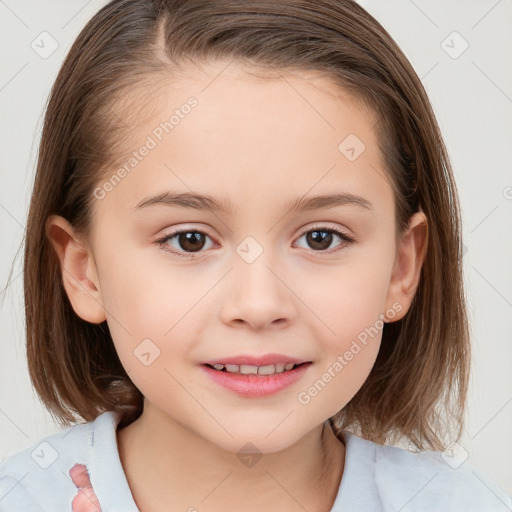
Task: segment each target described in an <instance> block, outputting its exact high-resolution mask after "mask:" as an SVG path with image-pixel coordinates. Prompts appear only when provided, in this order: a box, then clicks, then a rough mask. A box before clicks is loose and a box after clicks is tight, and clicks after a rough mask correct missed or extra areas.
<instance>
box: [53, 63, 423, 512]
mask: <svg viewBox="0 0 512 512" xmlns="http://www.w3.org/2000/svg"><path fill="white" fill-rule="evenodd" d="M247 71H248V69H247V68H242V67H239V66H237V65H235V64H231V65H230V66H228V67H227V68H226V63H225V62H224V63H223V62H216V63H210V64H209V65H208V66H203V67H202V68H199V67H198V68H188V69H187V72H183V73H182V74H181V75H180V76H179V78H175V79H174V80H173V81H172V83H169V85H168V86H167V87H165V88H161V89H160V90H159V91H160V92H159V96H158V103H155V105H154V110H152V111H151V113H152V115H151V116H148V117H149V118H150V119H144V122H142V121H141V123H140V125H139V126H135V127H134V134H135V135H134V140H133V144H132V146H131V150H134V149H136V148H138V147H140V145H141V144H143V143H144V140H145V138H146V136H147V135H149V134H151V132H152V130H153V129H154V127H155V126H158V124H159V123H160V122H162V121H163V120H165V119H167V118H168V114H167V113H168V112H171V111H172V110H174V109H175V108H178V107H179V106H180V105H183V104H184V103H185V102H186V100H187V98H189V97H190V96H191V95H193V96H194V97H195V98H197V100H198V105H197V107H195V108H194V109H193V110H192V111H191V113H190V114H189V115H188V116H186V117H185V118H184V119H182V120H181V121H180V124H179V125H178V126H176V127H175V128H174V130H173V131H172V132H171V133H170V134H168V135H167V136H166V137H165V138H164V139H163V140H162V142H160V143H159V144H158V146H157V147H156V148H155V149H153V150H152V151H151V152H150V153H149V154H148V155H147V156H146V157H145V158H144V159H143V160H142V161H141V162H140V163H139V164H138V165H137V167H136V168H135V169H134V170H133V171H132V172H131V173H130V174H129V175H128V176H127V177H125V178H124V180H122V182H121V183H120V184H119V185H117V186H116V187H115V188H114V189H113V190H112V191H110V192H109V193H108V194H106V196H105V197H104V198H103V199H101V200H97V201H96V202H95V205H94V233H93V237H92V239H91V240H88V241H83V240H80V239H79V237H77V235H76V234H75V233H74V231H73V229H72V226H70V225H69V223H68V222H67V221H66V220H65V219H63V218H62V217H59V216H51V217H50V218H49V219H48V222H47V234H48V236H49V237H50V239H51V240H52V242H53V245H54V247H55V250H56V252H57V254H58V256H59V259H60V262H61V267H62V277H63V282H64V286H65V289H66V292H67V294H68V296H69V298H70V301H71V304H72V306H73V308H74V310H75V311H76V313H77V314H78V315H79V316H80V317H81V318H83V319H84V320H87V321H89V322H93V323H99V322H102V321H103V320H105V319H106V320H107V322H108V326H109V329H110V332H111V334H112V338H113V340H114V344H115V347H116V350H117V352H118V354H119V357H120V359H121V362H122V363H123V366H124V367H125V368H126V370H127V371H128V373H129V375H130V378H131V379H132V381H133V382H134V383H135V385H136V386H137V387H138V388H139V389H140V390H141V392H142V393H143V394H144V396H145V403H144V411H143V413H142V415H141V417H140V418H139V419H138V420H136V421H135V422H134V423H132V424H131V425H129V426H128V427H126V428H124V429H122V430H119V431H118V434H117V435H118V445H119V452H120V457H121V461H122V464H123V467H124V470H125V473H126V475H127V479H128V482H129V485H130V487H131V489H132V492H133V496H134V499H135V501H136V503H137V505H138V507H139V509H140V510H141V511H143V512H150V511H156V510H164V509H165V510H168V509H170V508H173V509H181V510H189V509H191V507H195V508H197V510H201V511H209V512H210V511H220V510H226V503H229V509H230V510H245V511H256V510H258V511H261V510H268V511H273V510H276V511H277V510H279V511H283V510H289V511H298V510H301V511H303V510H304V509H305V510H308V511H313V510H315V511H328V510H330V509H331V506H332V504H333V502H334V499H335V497H336V494H337V491H338V487H339V485H340V480H341V479H342V475H343V469H344V459H345V446H344V444H343V439H338V438H336V437H335V436H334V434H333V432H332V430H331V428H330V427H329V424H328V422H327V420H328V418H329V417H331V416H333V415H334V414H335V413H336V412H337V411H339V410H340V409H342V408H343V407H344V406H345V405H346V404H347V403H348V402H349V401H350V399H351V398H352V397H353V396H354V394H355V393H356V392H357V391H358V390H359V389H360V388H361V386H362V385H363V383H364V381H365V379H366V378H367V376H368V374H369V372H370V370H371V368H372V366H373V364H374V362H375V359H376V357H377V353H378V350H379V346H380V340H381V331H379V333H378V335H374V337H373V338H370V341H369V342H368V344H367V345H366V346H365V347H364V348H363V350H361V351H360V352H359V353H358V354H357V356H355V357H354V358H353V359H352V360H351V361H350V362H349V363H348V364H347V365H346V366H345V367H344V368H343V370H342V371H341V372H338V373H336V374H335V375H336V376H335V377H334V378H332V379H331V380H330V382H329V383H328V384H327V385H326V386H325V387H324V388H323V389H322V390H321V392H320V393H318V394H317V396H314V397H312V398H311V400H310V401H309V403H307V404H302V403H300V402H299V401H298V398H297V397H298V394H299V393H300V392H303V391H305V390H307V389H308V388H309V387H310V386H311V385H312V384H313V383H314V382H316V381H317V380H318V379H321V378H322V375H323V374H324V372H326V371H327V370H328V369H329V368H330V367H331V368H332V366H333V363H334V362H335V361H336V360H337V357H338V355H340V354H344V353H345V352H346V351H347V350H348V349H349V348H350V346H351V343H352V342H353V341H354V340H355V339H356V338H357V336H358V334H360V333H361V332H362V331H364V329H365V328H369V327H370V326H374V325H375V324H376V321H377V320H379V319H382V318H383V316H384V317H385V319H386V315H387V316H389V315H388V313H389V311H392V312H393V313H394V316H393V318H392V319H391V318H387V321H396V320H399V319H400V318H402V317H403V316H404V315H405V314H406V312H407V310H408V309H409V307H410V304H411V301H412V299H413V297H414V292H415V290H416V287H417V285H418V280H419V273H420V269H421V265H422V262H423V258H424V254H425V249H426V241H427V238H426V233H427V231H426V218H425V215H424V214H423V212H421V211H420V212H418V213H416V214H415V215H414V216H413V217H412V218H411V222H410V228H409V231H408V232H407V233H406V235H405V237H404V238H403V239H402V241H401V244H400V251H396V246H395V210H394V197H393V190H392V188H391V186H390V184H389V182H388V180H387V179H386V171H385V170H384V167H383V164H382V161H381V155H380V153H379V150H378V146H377V140H376V138H375V134H374V132H373V131H372V127H373V126H374V119H373V118H372V116H371V115H370V113H369V112H368V111H366V110H365V109H363V108H362V106H361V105H360V104H358V103H356V102H355V101H354V100H353V99H352V98H351V97H350V96H349V95H348V93H347V92H346V91H344V90H342V89H341V88H339V87H338V86H336V85H334V84H333V83H332V82H331V81H330V80H329V79H328V78H326V77H320V76H318V75H314V74H313V73H306V72H301V73H298V72H297V73H293V74H290V73H289V74H287V75H286V76H285V75H283V76H274V77H272V78H267V79H263V78H260V77H258V76H255V75H254V74H252V73H248V72H247ZM351 133H352V134H356V135H357V137H358V138H359V139H360V140H361V141H363V142H364V144H365V146H366V148H365V151H364V152H362V153H361V154H360V156H359V157H358V158H357V159H356V160H354V161H350V160H348V159H347V158H346V157H345V155H344V154H342V153H341V152H340V150H339V149H338V145H339V144H340V142H342V141H343V140H344V139H345V137H346V136H347V135H348V134H351ZM167 190H172V191H174V192H195V193H203V194H204V193H206V194H210V195H212V196H215V197H225V198H227V199H229V200H230V201H231V202H233V204H234V207H235V208H236V212H235V213H230V214H223V213H219V212H217V213H213V212H207V211H201V210H192V209H185V208H180V207H167V206H157V207H151V208H147V209H146V211H144V212H142V211H141V212H136V211H135V209H134V207H135V206H136V205H137V204H138V203H139V202H140V201H142V200H143V199H145V198H146V197H149V196H152V195H156V194H158V193H160V192H164V191H167ZM335 191H336V192H351V193H353V194H358V195H361V196H363V197H364V198H366V199H367V200H368V201H369V202H370V203H371V204H372V205H373V210H371V211H370V210H367V209H365V208H362V207H360V206H358V205H354V204H346V205H344V206H337V207H334V208H328V209H327V208H323V209H320V210H316V211H309V212H302V213H296V212H290V211H283V208H284V206H285V204H286V203H287V202H288V201H290V200H293V199H295V198H299V197H302V196H304V195H305V194H307V196H308V197H310V196H314V195H319V194H322V193H333V192H335ZM318 225H320V227H321V228H322V230H324V229H329V228H333V227H337V228H339V229H341V230H342V231H343V232H345V233H346V234H348V235H350V236H352V237H353V238H354V239H355V241H354V242H352V243H351V244H347V243H346V242H344V241H343V240H342V239H340V238H338V237H337V235H335V234H333V235H332V241H331V243H330V244H329V243H325V245H324V246H323V247H324V248H323V249H322V248H320V249H318V245H316V246H315V245H312V244H311V241H310V242H309V243H308V239H307V236H306V235H307V233H309V232H311V231H313V228H314V227H317V226H318ZM182 227H184V228H187V229H190V230H191V231H194V230H200V231H203V232H205V233H206V234H207V235H208V237H209V238H206V240H205V242H204V245H203V248H202V249H201V252H191V251H190V249H189V252H188V254H192V256H193V257H192V258H190V259H189V258H186V257H180V256H178V255H174V254H172V253H169V252H166V251H164V250H163V249H162V248H161V247H159V246H158V245H157V244H155V240H156V239H158V238H159V237H162V236H164V235H165V234H168V233H169V234H170V233H171V231H172V230H173V229H175V228H182ZM247 236H252V237H253V238H254V239H255V240H256V241H257V243H258V244H259V245H260V246H261V248H262V249H263V252H262V254H261V255H260V256H259V257H258V258H257V259H256V260H255V261H254V262H251V263H248V262H246V261H245V260H244V259H242V258H241V257H240V256H239V255H238V254H237V252H236V249H237V247H238V245H239V244H240V243H241V242H242V241H243V240H244V239H245V237H247ZM182 240H183V238H182ZM166 243H167V246H168V247H169V248H170V249H171V250H172V249H174V250H175V251H178V252H181V254H184V253H185V254H186V250H187V247H188V246H185V248H183V244H182V245H180V243H179V239H178V237H175V238H174V239H172V240H168V241H167V242H166ZM322 250H323V253H322V252H321V251H322ZM329 251H330V254H328V253H327V252H329ZM393 305H395V309H393ZM397 305H398V306H399V308H400V311H396V306H397ZM146 338H149V339H151V340H152V342H153V343H154V344H155V345H156V346H157V347H158V348H159V350H160V355H159V357H157V358H156V359H155V360H154V361H153V362H152V363H151V364H149V365H147V366H146V365H144V364H142V363H141V361H140V360H139V359H137V358H136V357H135V356H134V350H135V349H136V348H137V347H138V346H139V344H140V343H141V341H142V340H144V339H146ZM269 352H277V353H281V354H287V355H291V356H295V357H298V358H301V359H303V360H307V361H313V364H312V365H311V366H310V367H309V368H308V370H307V372H306V374H305V375H304V377H303V378H302V379H301V380H300V381H299V382H296V383H295V384H293V385H292V386H291V387H288V388H286V389H285V390H282V391H280V392H279V393H276V394H274V395H271V396H267V397H264V398H248V397H242V396H239V395H236V394H235V393H233V392H231V391H229V390H225V389H224V388H222V387H220V386H218V385H217V384H215V383H213V382H212V381H211V380H210V379H209V378H208V377H207V376H206V375H204V374H203V371H202V370H201V368H200V366H199V364H200V363H201V362H202V361H206V360H208V359H218V358H222V357H223V356H232V355H237V354H257V355H261V354H266V353H269ZM247 442H251V443H252V444H253V445H255V446H256V447H257V451H258V453H259V454H260V455H261V458H259V460H257V462H256V463H255V464H253V465H252V466H251V467H248V466H247V465H244V464H243V463H241V461H240V459H239V458H238V457H237V454H238V453H239V452H240V450H241V447H243V446H244V445H245V444H246V443H247ZM191 510H193V509H191Z"/></svg>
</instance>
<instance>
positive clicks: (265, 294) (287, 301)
mask: <svg viewBox="0 0 512 512" xmlns="http://www.w3.org/2000/svg"><path fill="white" fill-rule="evenodd" d="M237 258H238V256H237ZM289 281H290V277H289V275H288V274H287V272H285V271H284V270H283V266H280V265H276V263H275V260H274V261H271V259H270V257H266V253H265V252H263V254H262V255H261V256H260V257H259V258H258V259H256V261H253V262H252V263H247V262H246V261H244V260H243V259H241V258H239V259H238V260H235V263H234V268H233V270H232V271H231V272H230V275H229V276H228V278H227V279H226V284H225V293H224V297H223V306H222V309H221V315H222V321H223V322H224V323H225V324H228V325H230V326H231V327H237V326H238V327H240V328H243V327H245V328H247V326H248V327H250V328H251V329H254V330H261V329H265V328H268V327H269V326H273V327H275V328H283V327H285V326H286V325H288V324H289V323H290V322H292V321H293V319H294V318H295V317H296V315H297V311H296V303H297V300H298V299H297V296H296V295H295V294H294V292H293V283H290V282H289Z"/></svg>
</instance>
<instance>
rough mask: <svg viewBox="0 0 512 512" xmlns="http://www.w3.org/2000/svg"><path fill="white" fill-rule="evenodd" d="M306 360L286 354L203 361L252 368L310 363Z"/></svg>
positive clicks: (204, 362)
mask: <svg viewBox="0 0 512 512" xmlns="http://www.w3.org/2000/svg"><path fill="white" fill-rule="evenodd" d="M310 362H311V361H307V360H305V359H298V358H296V357H292V356H286V355H284V354H265V355H262V356H250V355H239V356H231V357H221V358H219V359H211V360H209V361H203V363H202V364H209V365H212V366H213V365H214V364H236V365H242V364H246V365H251V366H266V365H271V364H278V363H285V364H286V363H293V364H300V363H310Z"/></svg>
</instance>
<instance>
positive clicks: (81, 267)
mask: <svg viewBox="0 0 512 512" xmlns="http://www.w3.org/2000/svg"><path fill="white" fill-rule="evenodd" d="M45 232H46V236H47V237H48V239H49V240H50V242H51V244H52V246H53V248H54V250H55V253H56V254H57V257H58V260H59V264H60V271H61V275H62V283H63V286H64V288H65V290H66V293H67V296H68V298H69V301H70V302H71V305H72V306H73V309H74V310H75V313H76V314H77V315H78V316H79V317H80V318H82V319H83V320H86V321H87V322H91V323H95V324H97V323H100V322H103V321H104V320H106V315H105V308H104V306H103V300H102V296H101V288H100V282H99V279H98V272H97V268H96V263H95V261H94V257H93V254H92V252H91V250H90V249H89V248H88V247H87V245H86V244H85V243H84V242H83V241H82V240H80V238H79V237H78V236H77V235H76V233H75V231H74V229H73V227H72V225H71V224H70V223H69V222H68V221H67V220H66V219H65V218H64V217H61V216H59V215H50V216H49V217H48V219H47V221H46V224H45Z"/></svg>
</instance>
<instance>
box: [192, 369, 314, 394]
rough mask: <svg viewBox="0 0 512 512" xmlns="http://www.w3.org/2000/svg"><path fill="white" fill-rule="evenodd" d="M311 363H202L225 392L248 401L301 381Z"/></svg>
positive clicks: (211, 377)
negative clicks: (260, 364)
mask: <svg viewBox="0 0 512 512" xmlns="http://www.w3.org/2000/svg"><path fill="white" fill-rule="evenodd" d="M312 364H313V363H312V362H311V361H304V362H298V363H291V362H290V363H276V364H267V365H264V366H256V365H248V364H241V365H238V364H232V363H226V364H223V363H219V362H216V363H213V364H212V363H202V364H201V365H200V366H201V368H202V369H203V371H204V374H205V375H206V376H207V377H209V378H210V379H211V381H213V382H214V383H216V384H218V385H219V386H221V387H222V388H224V389H227V390H229V391H231V392H234V393H236V394H238V395H240V396H242V397H245V398H261V397H266V396H269V395H273V394H275V393H278V392H279V391H282V390H284V389H286V388H288V387H291V386H292V385H293V384H295V383H296V382H298V381H299V380H300V379H301V378H303V377H304V375H305V374H306V373H307V371H308V368H309V366H311V365H312Z"/></svg>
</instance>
